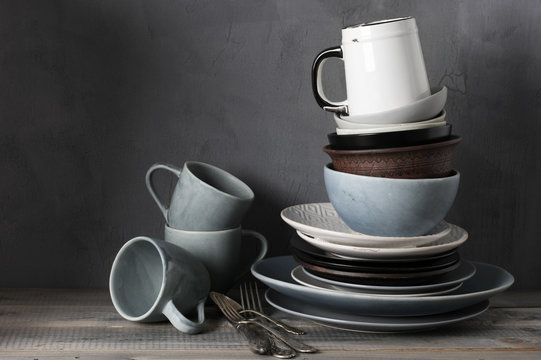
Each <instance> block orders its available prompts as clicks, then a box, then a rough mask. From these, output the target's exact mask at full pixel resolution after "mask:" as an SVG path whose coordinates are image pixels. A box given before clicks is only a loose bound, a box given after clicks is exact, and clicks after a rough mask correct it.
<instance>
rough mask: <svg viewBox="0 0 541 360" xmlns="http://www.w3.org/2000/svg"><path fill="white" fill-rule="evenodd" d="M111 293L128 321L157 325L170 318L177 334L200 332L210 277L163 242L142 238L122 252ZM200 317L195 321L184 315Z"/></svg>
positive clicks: (195, 262)
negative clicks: (192, 314) (154, 323)
mask: <svg viewBox="0 0 541 360" xmlns="http://www.w3.org/2000/svg"><path fill="white" fill-rule="evenodd" d="M109 290H110V293H111V299H112V301H113V305H114V307H115V309H116V310H117V311H118V313H119V314H120V315H121V316H122V317H123V318H125V319H127V320H130V321H138V322H154V321H163V320H165V319H166V318H167V319H169V321H170V322H171V324H173V326H174V327H175V328H177V329H178V330H180V331H182V332H185V333H189V334H195V333H198V332H201V331H202V330H203V328H204V321H205V312H204V306H205V300H206V298H207V295H208V292H209V290H210V278H209V274H208V272H207V270H206V268H205V266H204V265H203V264H202V263H201V262H200V261H199V260H198V259H196V258H195V257H194V256H193V255H191V254H190V253H188V252H187V251H186V250H183V249H181V248H179V247H177V246H175V245H172V244H169V243H167V242H165V241H163V240H156V239H152V238H149V237H145V236H139V237H136V238H133V239H131V240H130V241H128V242H127V243H126V244H124V246H122V248H121V249H120V251H119V252H118V254H117V256H116V258H115V261H114V262H113V267H112V269H111V275H110V278H109ZM194 311H195V313H196V315H195V316H196V317H197V319H196V320H191V319H189V318H188V317H187V316H186V314H189V313H192V312H194Z"/></svg>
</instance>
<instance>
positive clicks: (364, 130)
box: [334, 110, 447, 135]
mask: <svg viewBox="0 0 541 360" xmlns="http://www.w3.org/2000/svg"><path fill="white" fill-rule="evenodd" d="M446 116H447V113H446V112H445V110H443V111H441V112H440V113H439V114H438V115H436V116H435V117H432V118H430V119H428V120H423V121H415V122H404V123H399V124H365V123H357V122H353V121H349V120H345V119H343V118H342V117H341V116H340V114H334V122H335V123H336V126H338V128H337V129H336V132H337V134H340V135H344V134H343V133H342V131H343V130H348V132H349V131H350V130H351V133H354V134H378V133H383V132H393V131H404V130H417V129H426V128H431V127H435V126H444V125H446V124H447V123H446V122H445V117H446Z"/></svg>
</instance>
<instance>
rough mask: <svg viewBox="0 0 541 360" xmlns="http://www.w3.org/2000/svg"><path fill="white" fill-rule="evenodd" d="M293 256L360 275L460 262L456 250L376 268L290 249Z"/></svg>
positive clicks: (420, 269)
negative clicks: (435, 256) (423, 261)
mask: <svg viewBox="0 0 541 360" xmlns="http://www.w3.org/2000/svg"><path fill="white" fill-rule="evenodd" d="M292 252H293V255H295V256H296V257H297V258H298V259H300V260H301V261H303V262H305V263H308V264H311V265H314V266H320V267H323V268H327V269H333V270H339V271H347V272H361V273H381V274H383V273H393V274H398V273H420V272H427V271H434V270H439V269H444V268H447V267H448V266H451V265H454V264H455V263H457V262H458V261H460V255H459V254H458V252H457V251H456V250H453V251H451V252H449V253H447V254H446V255H445V256H443V257H441V258H439V259H436V260H432V261H430V262H425V263H418V262H415V261H412V262H404V263H400V264H399V265H398V266H397V265H382V264H377V265H376V266H373V265H371V264H370V263H369V262H366V263H365V262H362V261H358V260H352V261H350V262H347V261H348V260H347V259H342V261H341V262H333V261H326V260H321V259H317V258H314V257H311V256H310V255H307V254H305V253H303V252H301V251H298V250H296V249H292Z"/></svg>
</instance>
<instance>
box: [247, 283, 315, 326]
mask: <svg viewBox="0 0 541 360" xmlns="http://www.w3.org/2000/svg"><path fill="white" fill-rule="evenodd" d="M253 284H254V287H253V288H252V283H250V290H249V291H248V285H246V283H243V284H241V285H240V303H241V305H242V308H243V309H244V310H241V311H239V312H240V313H241V314H248V313H251V314H254V315H257V316H256V317H253V318H250V319H252V320H255V319H257V317H261V318H263V319H265V320H267V321H269V322H270V323H272V324H274V325H276V326H278V327H279V328H281V329H284V330H285V331H287V332H289V333H292V334H295V335H303V334H306V332H304V331H303V330H300V329H297V328H294V327H293V326H289V325H287V324H284V323H283V322H281V321H278V320H275V319H273V318H271V317H269V316H267V315H265V313H263V307H262V306H261V300H260V298H259V292H258V291H257V283H255V282H254V283H253ZM254 293H255V295H254ZM256 299H257V303H256Z"/></svg>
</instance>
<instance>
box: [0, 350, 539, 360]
mask: <svg viewBox="0 0 541 360" xmlns="http://www.w3.org/2000/svg"><path fill="white" fill-rule="evenodd" d="M0 358H1V359H5V360H12V359H13V360H15V359H17V360H37V359H38V360H53V359H54V360H122V359H126V360H158V359H162V360H179V359H193V360H206V359H208V360H222V359H238V360H244V359H266V357H261V356H257V355H254V354H252V353H250V352H249V351H238V350H220V351H219V352H217V351H212V350H204V349H199V350H180V351H179V350H174V351H163V350H154V351H100V352H93V351H76V352H70V351H61V352H42V351H40V352H29V351H14V352H10V351H1V350H0ZM298 358H299V359H344V360H358V359H404V360H408V359H411V360H413V359H433V360H456V359H461V360H479V359H491V360H513V359H517V360H539V359H540V358H541V351H540V350H532V351H516V350H497V351H494V350H482V351H478V350H468V351H447V352H444V351H441V350H427V351H411V350H403V351H402V350H400V351H381V350H375V351H373V350H365V351H336V350H329V351H325V352H321V353H318V354H303V355H300V356H299V357H298ZM268 359H271V358H270V357H268Z"/></svg>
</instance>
